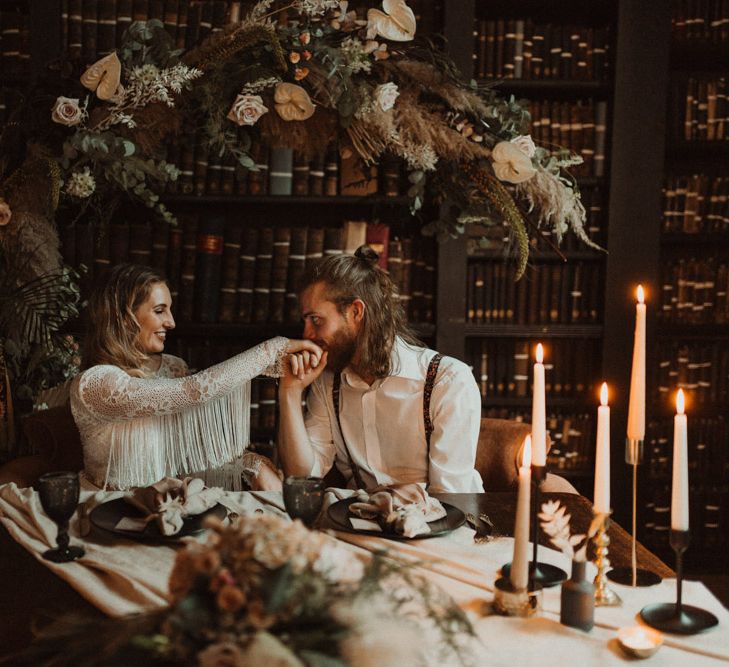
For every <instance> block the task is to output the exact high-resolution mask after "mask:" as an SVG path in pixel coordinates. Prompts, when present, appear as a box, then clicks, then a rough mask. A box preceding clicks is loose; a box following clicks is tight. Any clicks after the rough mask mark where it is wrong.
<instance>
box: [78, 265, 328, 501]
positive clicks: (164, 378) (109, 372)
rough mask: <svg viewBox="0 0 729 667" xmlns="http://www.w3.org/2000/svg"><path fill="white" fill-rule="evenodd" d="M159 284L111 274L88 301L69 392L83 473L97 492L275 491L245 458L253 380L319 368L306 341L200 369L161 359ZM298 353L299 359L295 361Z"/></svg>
mask: <svg viewBox="0 0 729 667" xmlns="http://www.w3.org/2000/svg"><path fill="white" fill-rule="evenodd" d="M171 308H172V299H171V297H170V290H169V288H168V287H167V283H166V282H165V279H164V278H163V277H162V276H161V275H160V274H158V273H157V272H155V271H154V270H152V269H150V268H148V267H144V266H137V265H132V264H121V265H119V266H116V267H114V268H113V269H112V270H111V272H110V274H109V276H108V279H107V280H106V282H105V283H104V284H101V285H97V287H96V288H95V290H94V292H93V294H92V295H91V297H90V299H89V305H88V330H87V335H86V338H85V344H84V360H83V366H82V368H83V369H84V370H83V372H82V373H80V374H79V375H78V376H77V377H76V378H75V379H74V381H73V383H72V384H71V410H72V412H73V416H74V419H75V421H76V424H77V426H78V429H79V431H80V433H81V442H82V445H83V456H84V472H85V476H86V477H87V479H88V480H89V481H91V482H92V483H93V484H95V485H96V486H98V487H100V488H104V489H128V488H130V487H135V486H147V485H149V484H153V483H154V482H156V481H158V480H159V479H161V478H163V477H165V476H178V475H190V474H191V475H194V476H200V477H203V478H204V479H205V481H206V483H207V484H208V485H210V486H223V487H225V488H229V489H234V490H238V489H240V488H242V485H241V476H243V478H244V479H245V480H246V481H247V482H248V484H249V485H250V486H251V487H252V488H254V489H280V488H281V482H280V479H279V477H278V473H277V471H276V469H275V467H274V465H273V463H272V462H271V461H270V460H269V459H267V458H266V457H264V456H261V455H259V454H255V453H253V452H247V451H246V447H247V445H248V441H249V408H250V380H251V379H252V378H254V377H255V376H257V375H261V374H265V375H272V376H279V375H280V374H281V364H282V363H283V362H284V361H286V362H287V363H289V362H288V359H289V357H287V355H292V356H291V357H290V363H291V367H292V368H291V370H292V371H293V373H294V374H299V373H303V372H304V370H305V369H304V368H303V366H304V365H306V367H307V368H308V367H309V366H313V367H315V366H317V365H318V363H319V359H320V356H321V350H320V348H319V347H317V345H315V344H314V343H312V342H311V341H306V340H289V339H287V338H283V337H276V338H272V339H270V340H267V341H264V342H263V343H261V344H259V345H256V346H255V347H252V348H251V349H249V350H246V351H245V352H242V353H241V354H238V355H236V356H234V357H232V358H231V359H228V360H227V361H224V362H222V363H219V364H217V365H215V366H212V367H210V368H208V369H207V370H204V371H201V372H199V373H195V374H194V375H189V371H188V368H187V364H186V363H185V362H184V361H183V360H182V359H179V358H178V357H174V356H172V355H169V354H164V353H163V350H164V346H165V340H166V337H167V332H168V331H170V330H171V329H173V328H174V327H175V320H174V318H173V317H172V310H171ZM296 353H300V354H296Z"/></svg>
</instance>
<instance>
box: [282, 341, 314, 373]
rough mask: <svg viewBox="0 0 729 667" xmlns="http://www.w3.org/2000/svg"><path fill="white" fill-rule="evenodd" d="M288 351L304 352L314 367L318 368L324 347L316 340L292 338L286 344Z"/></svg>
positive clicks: (294, 352)
mask: <svg viewBox="0 0 729 667" xmlns="http://www.w3.org/2000/svg"><path fill="white" fill-rule="evenodd" d="M286 352H288V353H289V354H292V355H293V354H299V353H300V354H302V355H306V358H307V363H310V364H311V366H312V367H313V368H316V367H317V365H318V364H319V360H320V359H321V355H322V349H321V348H320V347H319V346H318V345H317V344H316V343H314V342H312V341H310V340H299V339H295V338H292V339H291V340H290V341H289V344H288V345H287V346H286Z"/></svg>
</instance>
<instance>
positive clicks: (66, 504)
mask: <svg viewBox="0 0 729 667" xmlns="http://www.w3.org/2000/svg"><path fill="white" fill-rule="evenodd" d="M78 494H79V483H78V473H75V472H49V473H48V474H46V475H42V476H41V477H40V478H39V479H38V495H39V496H40V501H41V505H43V509H44V510H45V513H46V514H47V515H48V516H49V517H50V518H51V519H53V521H55V522H56V524H57V525H58V537H57V538H56V543H57V544H58V547H57V548H56V549H49V550H48V551H46V552H45V553H44V554H43V558H45V559H46V560H51V561H53V562H54V563H68V562H69V561H72V560H76V559H77V558H80V557H81V556H83V555H84V550H83V549H81V548H80V547H71V546H69V544H68V542H69V538H68V520H69V519H70V518H71V517H72V516H73V513H74V512H75V511H76V508H77V507H78Z"/></svg>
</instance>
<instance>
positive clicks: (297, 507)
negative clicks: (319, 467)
mask: <svg viewBox="0 0 729 667" xmlns="http://www.w3.org/2000/svg"><path fill="white" fill-rule="evenodd" d="M283 497H284V505H285V507H286V511H287V512H288V514H289V516H290V517H291V518H292V519H301V520H302V521H303V522H304V523H305V524H306V525H307V526H311V525H312V524H313V523H314V521H316V517H318V516H319V512H321V506H322V504H323V502H324V480H323V479H322V478H321V477H287V478H286V479H285V480H284V484H283Z"/></svg>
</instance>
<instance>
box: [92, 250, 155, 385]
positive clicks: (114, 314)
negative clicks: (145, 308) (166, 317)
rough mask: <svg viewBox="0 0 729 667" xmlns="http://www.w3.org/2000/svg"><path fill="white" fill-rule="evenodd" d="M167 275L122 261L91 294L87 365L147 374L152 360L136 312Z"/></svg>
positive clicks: (139, 374)
mask: <svg viewBox="0 0 729 667" xmlns="http://www.w3.org/2000/svg"><path fill="white" fill-rule="evenodd" d="M166 282H167V281H166V280H165V278H164V277H163V276H162V275H161V274H160V273H158V272H157V271H155V270H154V269H151V268H149V267H146V266H139V265H136V264H118V265H117V266H115V267H114V268H113V269H112V270H111V271H110V273H109V276H108V278H107V280H106V281H105V282H104V283H102V284H100V285H97V286H96V288H95V289H94V291H93V292H92V294H91V296H90V297H89V305H88V308H87V313H86V314H87V327H86V337H85V339H84V353H83V368H84V369H86V368H90V367H91V366H95V365H97V364H111V365H113V366H118V367H119V368H121V369H123V370H124V371H126V372H127V373H128V374H129V375H132V376H134V377H144V376H145V373H144V370H143V366H144V363H145V362H146V361H147V360H148V359H149V356H148V355H147V354H146V353H145V351H144V349H143V348H142V346H141V345H140V342H139V332H140V330H141V328H140V326H139V322H138V321H137V318H136V316H135V315H134V313H135V311H136V310H137V309H138V308H139V307H140V306H141V305H142V304H143V303H144V302H145V301H146V300H147V299H148V298H149V295H150V294H151V292H152V288H153V287H154V286H155V285H157V284H159V283H166Z"/></svg>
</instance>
